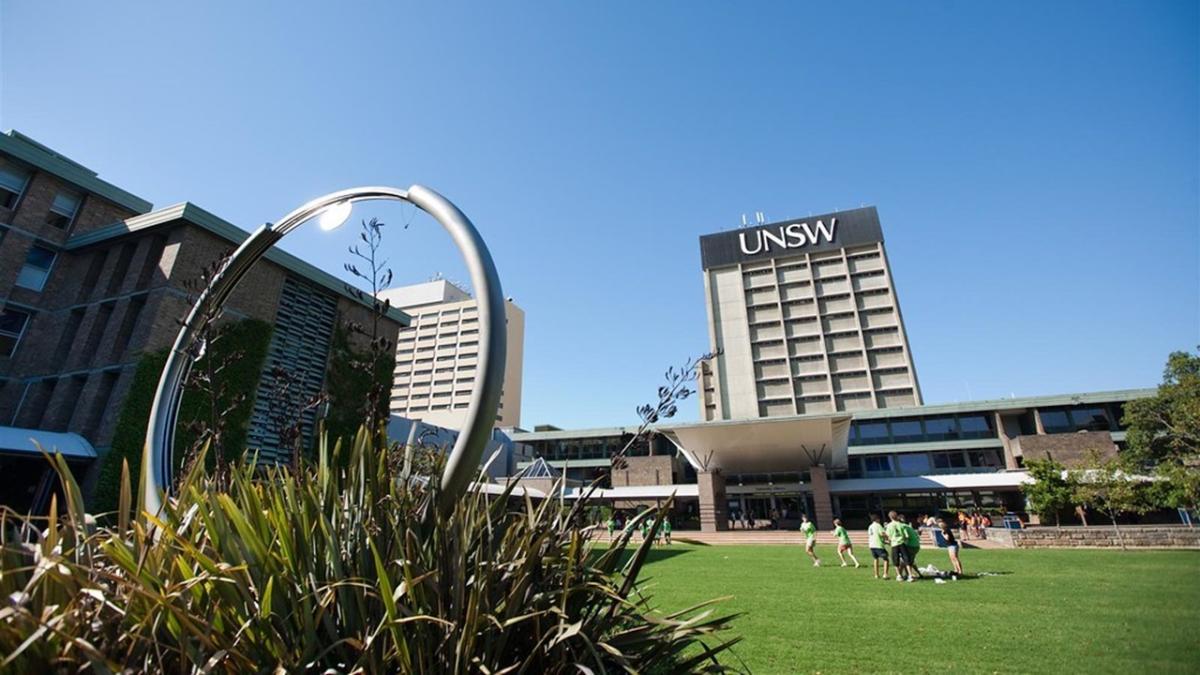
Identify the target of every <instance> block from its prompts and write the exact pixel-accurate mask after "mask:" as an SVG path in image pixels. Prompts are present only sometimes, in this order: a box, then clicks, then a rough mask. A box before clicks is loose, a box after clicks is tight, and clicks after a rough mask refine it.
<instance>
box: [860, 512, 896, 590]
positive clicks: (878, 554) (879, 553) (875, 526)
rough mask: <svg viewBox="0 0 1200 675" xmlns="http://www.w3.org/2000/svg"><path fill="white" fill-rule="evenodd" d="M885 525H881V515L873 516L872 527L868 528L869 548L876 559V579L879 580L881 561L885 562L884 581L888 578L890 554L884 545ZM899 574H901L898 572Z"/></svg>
mask: <svg viewBox="0 0 1200 675" xmlns="http://www.w3.org/2000/svg"><path fill="white" fill-rule="evenodd" d="M883 536H884V531H883V525H881V524H879V514H878V513H872V514H871V526H870V527H868V528H867V546H868V547H869V548H870V549H871V557H872V558H874V562H873V564H874V566H875V578H876V579H878V578H879V561H880V560H882V561H883V579H884V581H887V578H888V552H887V548H885V546H884V543H883ZM897 574H899V572H897Z"/></svg>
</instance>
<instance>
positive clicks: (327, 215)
mask: <svg viewBox="0 0 1200 675" xmlns="http://www.w3.org/2000/svg"><path fill="white" fill-rule="evenodd" d="M376 199H380V200H393V201H401V202H408V203H409V204H412V205H413V206H416V207H417V208H419V209H421V210H422V211H425V212H426V213H428V214H429V215H430V216H432V217H433V218H434V220H436V221H438V223H440V224H441V225H442V227H443V228H445V230H446V232H447V233H448V234H449V235H450V238H451V239H453V240H454V243H455V245H457V246H458V249H459V251H460V252H461V253H462V255H463V260H464V262H465V263H466V265H467V271H468V273H469V274H470V275H471V283H472V284H473V285H474V287H475V295H476V304H477V305H478V311H479V333H480V339H479V367H478V373H479V374H478V375H476V378H475V383H474V385H473V386H472V389H471V402H470V404H469V405H468V407H467V416H466V419H465V421H464V425H463V428H462V430H461V431H460V432H459V435H458V438H457V439H456V440H455V443H454V449H453V450H452V451H451V452H450V456H449V458H448V459H447V461H446V469H445V471H444V473H443V474H442V492H441V496H440V500H439V507H440V508H442V509H443V510H448V509H449V508H450V507H452V506H453V505H454V503H455V502H456V501H457V500H458V498H459V497H460V496H461V495H462V494H463V493H464V492H465V491H466V489H467V486H468V485H469V484H470V482H471V479H472V478H473V477H474V473H475V472H476V470H477V469H478V467H479V460H480V458H481V457H482V455H483V451H484V448H485V446H486V445H487V442H488V440H489V439H490V438H491V434H492V425H493V424H494V423H495V421H496V410H497V407H498V406H499V404H500V389H501V386H502V384H503V380H504V366H505V363H504V360H505V341H506V330H505V318H504V294H503V293H502V292H501V290H500V277H499V276H498V275H497V274H496V267H495V265H494V264H493V263H492V256H491V254H490V253H488V249H487V246H486V245H485V244H484V242H483V238H482V237H480V236H479V232H478V231H477V230H476V229H475V226H474V225H472V224H471V221H470V220H469V219H468V218H467V217H466V216H465V215H463V213H462V211H459V210H458V207H456V206H455V205H454V204H452V203H450V201H449V200H447V199H446V198H445V197H442V196H441V195H440V194H438V193H437V192H434V191H433V190H431V189H429V188H427V187H423V186H421V185H413V186H412V187H410V188H409V189H408V190H399V189H396V188H389V187H361V188H351V189H349V190H342V191H340V192H333V193H330V194H327V195H325V196H324V197H318V198H317V199H314V200H312V201H310V202H308V203H307V204H305V205H303V206H301V207H300V208H298V209H296V210H295V211H292V212H291V213H289V214H287V215H286V216H284V217H283V218H282V219H280V220H279V222H278V223H274V224H272V223H267V224H266V225H263V226H262V227H260V228H258V230H256V231H255V232H254V233H253V234H251V235H250V237H249V238H248V239H246V241H244V242H242V245H241V246H239V247H238V248H237V250H235V251H234V252H233V254H232V255H231V256H230V257H229V259H227V260H226V261H225V262H224V263H223V264H222V265H221V267H220V269H219V270H218V271H217V273H216V274H215V275H214V276H213V278H212V280H211V281H210V282H209V284H208V286H207V287H206V288H205V289H204V290H203V292H201V293H200V296H199V297H198V298H197V299H196V303H195V304H194V305H193V306H192V310H191V312H189V313H188V316H187V319H186V320H185V321H184V324H183V326H182V327H181V328H180V329H179V334H178V335H177V336H176V337H175V345H174V346H173V347H172V348H171V352H170V354H169V355H168V356H167V363H166V365H165V366H163V371H162V375H161V376H160V377H159V380H158V389H157V390H156V391H155V394H154V403H153V406H152V407H151V409H150V420H149V422H148V424H147V426H146V444H145V446H144V448H143V450H142V478H141V480H142V493H143V495H144V496H143V502H142V508H143V509H144V510H145V511H147V512H148V513H151V514H158V513H159V512H160V511H161V510H162V506H163V498H164V496H165V495H167V494H168V493H169V492H170V489H171V474H172V472H173V468H174V461H173V454H172V453H173V447H174V445H175V423H176V418H177V416H178V414H179V402H180V401H181V400H182V398H183V387H184V382H185V380H186V379H187V374H188V371H189V370H190V369H191V366H192V362H193V361H194V358H193V356H192V355H193V353H194V351H193V347H194V346H195V343H196V340H197V339H199V337H200V336H199V334H198V333H199V329H200V326H201V325H202V324H203V323H204V320H205V317H206V316H210V315H216V314H217V313H218V312H219V311H220V309H221V307H222V306H223V305H224V304H225V301H226V300H228V299H229V295H230V294H231V293H232V292H233V290H234V289H235V288H236V287H237V285H238V282H240V281H241V280H242V278H243V277H245V276H246V273H247V272H249V271H250V268H251V267H253V266H254V263H256V262H258V260H259V259H260V258H262V257H263V256H264V255H266V253H267V251H269V250H270V249H271V247H272V246H274V245H275V242H277V241H279V240H280V239H282V238H283V236H284V235H286V234H287V233H289V232H291V231H292V230H294V229H296V228H297V227H299V226H300V225H301V224H303V223H305V222H307V221H309V220H312V219H313V218H314V217H315V218H316V219H317V221H318V222H317V224H318V225H319V226H320V227H321V229H323V230H333V229H336V228H337V227H339V226H340V225H341V224H342V223H344V222H345V221H346V219H347V218H349V217H350V212H351V210H352V209H353V204H354V202H359V201H368V200H376Z"/></svg>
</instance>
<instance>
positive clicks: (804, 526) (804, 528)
mask: <svg viewBox="0 0 1200 675" xmlns="http://www.w3.org/2000/svg"><path fill="white" fill-rule="evenodd" d="M800 531H801V532H802V533H804V552H805V553H807V554H808V557H810V558H812V561H813V567H820V566H821V559H820V558H818V557H817V552H816V550H815V549H816V546H817V526H816V525H815V524H814V523H813V521H811V520H809V519H808V515H807V514H804V513H802V514H800Z"/></svg>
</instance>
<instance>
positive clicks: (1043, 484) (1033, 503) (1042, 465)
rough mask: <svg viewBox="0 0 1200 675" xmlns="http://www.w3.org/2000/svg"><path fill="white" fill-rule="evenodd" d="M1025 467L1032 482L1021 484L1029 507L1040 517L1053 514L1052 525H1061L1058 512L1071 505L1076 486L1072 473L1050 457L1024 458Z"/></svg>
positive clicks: (1047, 516) (1043, 517) (1046, 517)
mask: <svg viewBox="0 0 1200 675" xmlns="http://www.w3.org/2000/svg"><path fill="white" fill-rule="evenodd" d="M1025 468H1026V469H1027V470H1028V471H1029V477H1030V478H1032V479H1033V481H1034V482H1032V483H1026V484H1024V485H1022V486H1021V492H1023V493H1025V498H1026V499H1028V500H1029V507H1030V509H1032V510H1033V511H1034V512H1035V513H1037V514H1038V516H1040V517H1041V518H1042V519H1049V518H1050V516H1051V515H1053V516H1054V525H1055V526H1056V527H1061V526H1062V522H1061V520H1060V517H1059V516H1060V513H1061V512H1062V511H1063V510H1065V509H1068V508H1070V507H1071V506H1073V505H1074V504H1075V503H1076V502H1075V489H1076V487H1077V485H1076V480H1075V477H1074V475H1073V474H1070V473H1068V472H1066V471H1065V470H1064V468H1063V465H1062V464H1059V463H1058V462H1056V461H1054V460H1052V459H1030V460H1026V462H1025Z"/></svg>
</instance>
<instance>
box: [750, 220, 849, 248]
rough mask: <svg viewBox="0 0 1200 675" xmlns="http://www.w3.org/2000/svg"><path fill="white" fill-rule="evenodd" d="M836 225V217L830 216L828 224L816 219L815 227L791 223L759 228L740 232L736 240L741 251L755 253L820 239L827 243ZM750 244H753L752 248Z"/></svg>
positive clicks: (830, 241) (805, 244) (813, 242)
mask: <svg viewBox="0 0 1200 675" xmlns="http://www.w3.org/2000/svg"><path fill="white" fill-rule="evenodd" d="M836 227H837V218H830V219H829V225H826V224H825V223H824V221H820V220H818V221H817V224H816V226H815V227H814V226H812V225H809V224H808V223H791V224H790V225H781V226H780V227H779V228H778V229H768V228H761V229H757V230H755V231H753V232H740V233H738V241H739V242H740V243H741V245H742V253H745V254H746V255H757V254H759V253H770V252H771V251H772V250H782V249H789V248H800V247H802V246H808V245H811V244H819V243H821V240H822V239H824V240H825V243H827V244H828V243H832V242H833V235H834V230H835V228H836ZM747 234H748V235H750V238H751V239H752V241H749V242H748V241H746V235H747ZM751 245H753V249H752V248H751Z"/></svg>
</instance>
